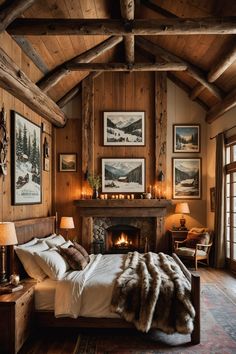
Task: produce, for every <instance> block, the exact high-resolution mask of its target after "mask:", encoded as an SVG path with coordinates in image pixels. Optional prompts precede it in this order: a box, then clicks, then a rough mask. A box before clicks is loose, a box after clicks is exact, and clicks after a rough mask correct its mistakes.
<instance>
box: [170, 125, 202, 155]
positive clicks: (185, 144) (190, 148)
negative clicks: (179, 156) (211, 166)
mask: <svg viewBox="0 0 236 354" xmlns="http://www.w3.org/2000/svg"><path fill="white" fill-rule="evenodd" d="M200 142H201V136H200V124H174V125H173V152H174V153H179V152H187V153H188V152H189V153H190V152H191V153H199V152H200V145H201V144H200Z"/></svg>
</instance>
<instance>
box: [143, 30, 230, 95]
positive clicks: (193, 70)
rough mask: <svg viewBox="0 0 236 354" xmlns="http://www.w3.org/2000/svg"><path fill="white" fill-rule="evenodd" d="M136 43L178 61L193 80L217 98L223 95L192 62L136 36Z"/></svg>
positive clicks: (166, 58)
mask: <svg viewBox="0 0 236 354" xmlns="http://www.w3.org/2000/svg"><path fill="white" fill-rule="evenodd" d="M136 44H137V45H138V46H140V47H141V48H143V49H145V50H147V51H149V52H151V53H153V54H154V55H156V56H161V57H162V58H163V59H165V60H167V61H168V62H173V61H174V62H179V63H182V64H184V65H186V67H187V72H188V74H189V75H190V76H191V77H193V78H194V79H195V80H197V81H198V82H200V83H201V84H202V85H203V86H204V87H205V88H207V89H208V90H209V91H210V92H211V93H212V94H213V95H214V96H215V97H217V98H218V99H219V100H222V99H223V97H224V93H223V92H222V91H221V90H220V89H219V88H218V87H217V86H216V85H214V84H211V83H209V82H208V81H207V80H206V77H205V73H204V72H203V71H201V70H200V69H199V68H197V67H195V66H194V65H193V64H191V63H189V62H187V61H186V60H183V59H182V58H180V57H178V56H177V55H175V54H172V53H170V52H169V51H167V50H166V49H163V48H162V47H160V46H159V45H157V44H154V43H153V42H150V41H148V40H146V39H145V38H142V37H138V38H137V39H136Z"/></svg>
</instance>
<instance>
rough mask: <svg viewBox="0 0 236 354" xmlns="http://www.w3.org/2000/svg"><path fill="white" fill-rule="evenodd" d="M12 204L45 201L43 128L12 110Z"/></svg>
mask: <svg viewBox="0 0 236 354" xmlns="http://www.w3.org/2000/svg"><path fill="white" fill-rule="evenodd" d="M11 128H12V129H11V134H12V144H13V145H12V147H13V148H12V159H11V160H12V167H11V168H12V204H13V205H21V204H40V203H41V202H42V172H41V145H42V144H41V127H40V126H38V125H36V124H35V123H33V122H31V121H29V120H28V119H27V118H25V117H23V116H22V115H20V114H19V113H17V112H15V111H11Z"/></svg>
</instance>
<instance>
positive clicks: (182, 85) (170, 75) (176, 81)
mask: <svg viewBox="0 0 236 354" xmlns="http://www.w3.org/2000/svg"><path fill="white" fill-rule="evenodd" d="M167 76H168V78H169V79H170V80H171V81H172V82H173V83H174V84H175V85H176V86H178V87H179V88H181V89H182V90H183V91H185V92H186V93H187V95H188V96H189V95H190V93H191V89H190V87H189V86H187V85H186V84H185V83H184V82H183V81H181V80H179V79H178V78H177V77H176V76H175V75H174V74H173V73H171V72H168V74H167ZM195 102H197V103H198V104H199V105H200V106H201V107H202V108H203V109H204V110H205V111H208V110H209V107H208V106H207V105H206V104H205V102H203V101H202V100H200V99H199V98H196V100H195Z"/></svg>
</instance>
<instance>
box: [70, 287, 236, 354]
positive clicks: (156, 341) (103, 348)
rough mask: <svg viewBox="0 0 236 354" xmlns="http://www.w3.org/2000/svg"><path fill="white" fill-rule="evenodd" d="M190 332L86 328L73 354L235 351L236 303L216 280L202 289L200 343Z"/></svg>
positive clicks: (220, 353)
mask: <svg viewBox="0 0 236 354" xmlns="http://www.w3.org/2000/svg"><path fill="white" fill-rule="evenodd" d="M189 342H190V336H188V335H180V334H174V335H165V334H164V333H162V332H160V331H152V332H151V333H149V334H142V333H140V332H137V331H135V330H130V329H129V330H127V329H126V330H117V329H101V330H91V329H90V330H83V331H82V332H80V334H79V336H78V340H77V343H76V348H75V350H74V353H73V354H109V353H117V354H118V353H119V354H130V353H133V354H134V353H135V354H149V353H150V354H151V353H178V354H181V353H185V354H235V353H236V304H234V303H233V302H232V301H231V299H230V298H229V297H227V295H226V294H225V293H224V292H223V291H221V290H220V289H219V288H217V287H216V286H215V285H213V284H204V285H203V286H202V291H201V343H200V344H198V345H194V346H193V345H191V344H190V343H189Z"/></svg>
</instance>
